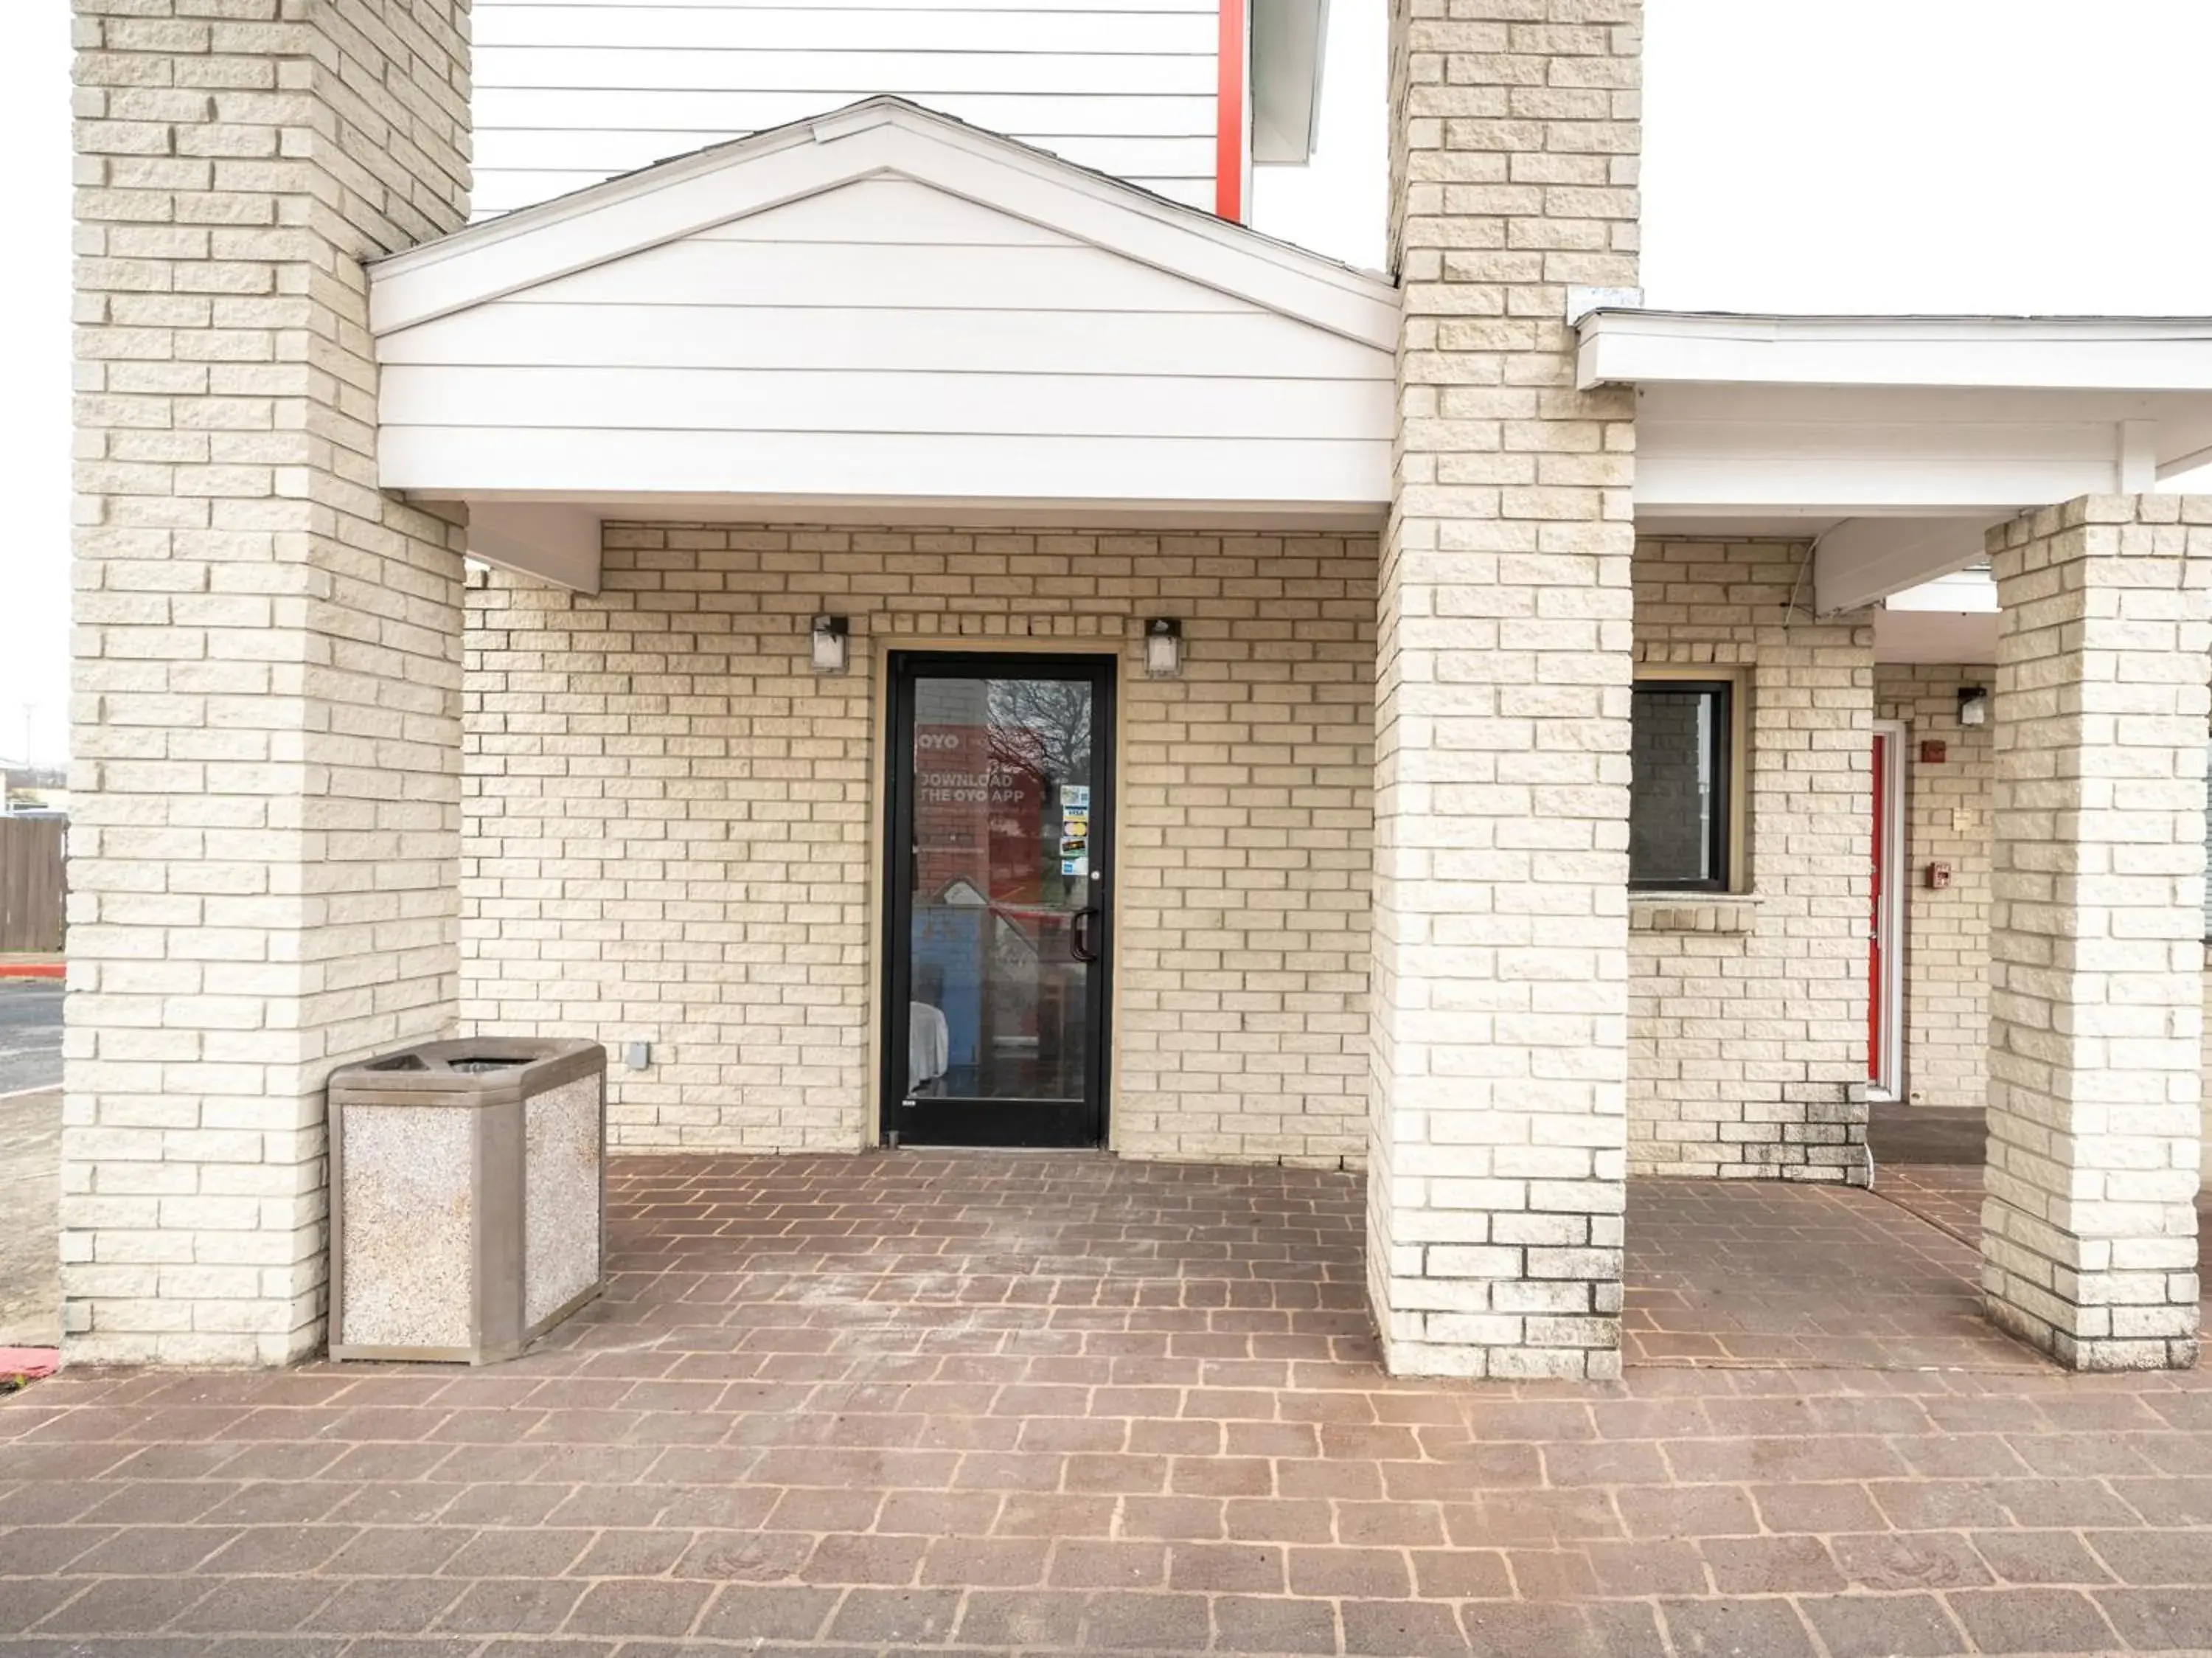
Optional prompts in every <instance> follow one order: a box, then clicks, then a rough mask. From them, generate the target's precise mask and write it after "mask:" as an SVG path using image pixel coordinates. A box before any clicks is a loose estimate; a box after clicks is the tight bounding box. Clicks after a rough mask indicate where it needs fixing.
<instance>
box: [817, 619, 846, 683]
mask: <svg viewBox="0 0 2212 1658" xmlns="http://www.w3.org/2000/svg"><path fill="white" fill-rule="evenodd" d="M852 631H853V630H852V624H851V623H849V622H848V621H847V620H846V619H845V618H843V617H842V616H817V617H816V618H815V619H814V630H813V633H812V636H811V637H812V640H813V656H814V671H815V672H816V673H817V674H842V673H843V672H844V671H845V667H846V665H847V663H848V661H850V660H851V657H852V651H851V649H850V648H849V644H850V637H851V634H852Z"/></svg>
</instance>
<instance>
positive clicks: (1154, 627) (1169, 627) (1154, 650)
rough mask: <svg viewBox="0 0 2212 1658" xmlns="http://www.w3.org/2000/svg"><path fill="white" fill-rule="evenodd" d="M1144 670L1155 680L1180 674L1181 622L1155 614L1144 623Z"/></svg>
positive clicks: (1175, 676)
mask: <svg viewBox="0 0 2212 1658" xmlns="http://www.w3.org/2000/svg"><path fill="white" fill-rule="evenodd" d="M1145 672H1146V674H1147V675H1149V676H1150V677H1151V678H1152V679H1155V680H1174V679H1180V678H1181V677H1182V623H1181V622H1178V621H1176V619H1174V618H1172V617H1169V616H1155V617H1153V618H1152V620H1150V621H1149V622H1146V624H1145Z"/></svg>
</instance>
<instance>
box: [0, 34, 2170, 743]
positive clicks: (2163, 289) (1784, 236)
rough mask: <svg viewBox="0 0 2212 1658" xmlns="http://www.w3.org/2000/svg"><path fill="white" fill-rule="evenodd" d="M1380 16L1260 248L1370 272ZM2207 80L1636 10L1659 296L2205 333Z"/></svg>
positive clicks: (59, 238) (40, 473)
mask: <svg viewBox="0 0 2212 1658" xmlns="http://www.w3.org/2000/svg"><path fill="white" fill-rule="evenodd" d="M794 3H804V0H794ZM1385 9H1386V8H1385V6H1384V4H1383V0H1334V4H1333V5H1332V6H1331V7H1330V18H1331V22H1330V39H1329V46H1328V54H1329V55H1328V66H1327V70H1326V72H1325V77H1324V90H1323V108H1322V126H1321V133H1320V140H1319V150H1318V153H1317V154H1316V157H1315V160H1314V163H1313V166H1312V167H1311V168H1309V169H1292V168H1263V169H1261V172H1260V175H1259V177H1258V178H1257V180H1255V186H1254V191H1253V198H1254V216H1255V222H1257V223H1258V224H1259V226H1260V228H1261V229H1265V230H1267V231H1268V232H1269V233H1270V234H1272V235H1279V236H1283V237H1285V238H1287V239H1288V240H1291V241H1299V242H1303V243H1304V244H1306V245H1307V246H1310V247H1315V248H1316V249H1318V250H1320V251H1322V252H1324V253H1331V254H1334V256H1336V257H1338V258H1340V259H1346V260H1348V261H1350V262H1352V263H1353V264H1357V265H1368V266H1370V267H1371V266H1379V265H1380V264H1381V263H1382V259H1383V212H1384V192H1385V186H1386V183H1387V180H1386V162H1385V155H1384V136H1383V135H1384V111H1383V97H1384V92H1385V88H1386V85H1387V81H1388V75H1387V69H1386V52H1385V44H1384V38H1383V37H1384V28H1383V16H1384V12H1385ZM9 10H10V12H11V15H10V17H9V37H10V40H9V44H10V45H11V46H12V47H13V48H14V52H15V62H16V63H17V64H18V66H19V70H23V69H25V68H26V67H27V66H34V65H40V64H44V65H49V66H51V67H50V68H49V69H48V70H46V72H43V73H30V72H19V73H18V74H17V75H16V76H14V77H13V80H12V84H11V88H10V96H9V98H8V99H7V100H6V101H4V102H0V153H4V154H6V155H8V157H9V168H8V169H7V170H6V173H5V174H4V176H0V210H4V213H5V219H4V222H5V223H6V224H7V225H8V227H9V244H10V250H9V251H10V253H12V254H13V256H14V257H13V258H12V259H11V260H10V261H9V266H8V275H7V277H6V281H5V287H4V290H0V292H4V295H5V309H4V314H0V329H4V341H5V347H6V359H5V360H6V362H7V364H8V373H7V375H5V376H4V378H0V489H4V490H5V491H6V498H7V499H8V501H9V503H10V508H11V510H10V513H9V528H10V536H9V541H8V542H7V544H6V546H7V551H6V553H5V556H4V560H0V570H4V573H5V576H6V582H5V588H4V594H0V596H3V597H4V604H0V756H7V757H9V758H14V757H15V755H16V754H17V753H19V752H20V750H21V747H22V745H23V704H26V703H33V704H36V709H35V714H34V719H35V727H34V730H33V747H34V750H35V753H36V757H37V758H38V759H41V760H48V759H58V758H59V756H60V755H61V753H62V752H63V746H64V731H63V721H64V710H65V700H64V699H65V696H66V684H67V680H66V674H67V659H68V649H69V647H68V637H67V627H68V520H69V508H68V499H67V491H66V484H65V478H66V471H67V466H68V451H69V442H68V424H69V412H68V402H67V399H68V385H69V361H68V351H69V344H68V329H67V323H66V319H67V317H68V314H69V277H68V245H69V223H68V219H69V192H68V178H69V139H68V98H69V88H68V84H67V77H66V75H65V73H64V67H63V66H64V64H65V63H66V61H67V58H68V51H69V46H68V40H69V8H68V7H67V6H65V5H64V4H63V3H61V0H35V3H27V0H17V3H16V4H15V5H13V6H11V7H10V8H9ZM2208 66H2212V0H2097V3H2093V4H2092V3H2088V0H1796V3H1782V0H1647V21H1646V39H1645V56H1644V81H1645V85H1646V88H1647V92H1646V96H1645V104H1644V114H1645V130H1644V297H1645V301H1646V302H1647V303H1649V304H1651V305H1655V306H1664V307H1668V308H1679V309H1686V310H1773V311H1850V312H1893V311H1923V312H1925V311H1950V312H1959V311H1964V312H1977V313H1982V312H1988V313H2000V314H2007V313H2043V314H2051V313H2076V314H2080V313H2118V314H2189V315H2204V314H2212V210H2208V208H2207V205H2206V203H2207V177H2208V168H2207V160H2208V155H2207V151H2208V148H2212V136H2208V134H2212V122H2208V120H2207V118H2206V111H2207V108H2208V102H2207V92H2206V74H2207V70H2208ZM2201 476H2203V475H2202V474H2200V477H2201ZM2208 486H2212V485H2208V484H2204V483H2200V484H2198V485H2197V487H2200V488H2203V487H2208Z"/></svg>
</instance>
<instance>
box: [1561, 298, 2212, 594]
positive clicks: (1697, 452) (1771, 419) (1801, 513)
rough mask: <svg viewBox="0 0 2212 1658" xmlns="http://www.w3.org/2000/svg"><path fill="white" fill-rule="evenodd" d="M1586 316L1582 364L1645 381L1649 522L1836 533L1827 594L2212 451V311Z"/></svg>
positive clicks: (1642, 512)
mask: <svg viewBox="0 0 2212 1658" xmlns="http://www.w3.org/2000/svg"><path fill="white" fill-rule="evenodd" d="M1579 329H1580V335H1581V345H1580V351H1579V355H1578V357H1577V378H1578V380H1579V382H1580V383H1581V384H1582V385H1583V386H1585V387H1589V386H1595V385H1601V384H1632V385H1634V386H1636V387H1638V389H1639V393H1640V397H1639V401H1638V412H1637V476H1636V513H1637V521H1638V524H1639V526H1642V527H1645V528H1647V529H1649V530H1652V531H1657V532H1661V533H1670V532H1671V533H1692V532H1690V531H1688V530H1686V529H1685V528H1684V527H1686V526H1692V525H1694V526H1698V527H1699V531H1698V532H1697V533H1711V531H1710V529H1708V528H1706V527H1709V526H1712V525H1716V524H1717V525H1722V526H1725V525H1727V524H1729V522H1731V521H1746V522H1758V523H1759V524H1761V525H1762V526H1764V527H1765V532H1766V533H1776V532H1777V531H1778V530H1782V531H1783V533H1801V534H1803V535H1805V536H1807V537H1808V538H1811V537H1815V536H1817V537H1818V538H1819V539H1820V552H1819V554H1818V557H1817V558H1816V560H1815V564H1814V598H1815V603H1816V606H1817V607H1818V608H1819V609H1820V611H1821V612H1822V613H1834V612H1837V611H1843V610H1853V609H1857V608H1859V607H1863V606H1865V605H1869V604H1874V603H1877V602H1879V601H1880V600H1883V599H1885V598H1887V596H1889V595H1890V594H1896V593H1899V592H1902V591H1904V590H1905V589H1906V588H1911V587H1914V586H1916V585H1917V584H1918V583H1920V582H1925V581H1928V580H1929V579H1930V578H1932V577H1936V576H1942V575H1945V574H1948V572H1950V571H1953V570H1960V569H1962V568H1964V567H1965V566H1966V565H1967V564H1971V563H1972V562H1974V561H1975V560H1976V559H1978V558H1979V557H1980V556H1981V553H1982V548H1983V532H1984V529H1985V528H1987V527H1989V526H1990V525H1991V524H1994V523H1999V522H2002V521H2004V520H2005V519H2008V518H2010V517H2012V516H2013V515H2015V514H2017V513H2019V512H2021V511H2023V510H2026V509H2030V508H2033V507H2038V506H2043V505H2046V504H2048V503H2051V502H2055V501H2063V500H2068V499H2070V498H2071V497H2075V496H2078V495H2091V494H2105V493H2138V492H2142V491H2149V490H2154V489H2155V488H2157V487H2158V485H2159V483H2160V480H2161V479H2166V478H2171V477H2174V476H2176V475H2178V474H2179V473H2180V472H2186V471H2188V470H2190V469H2191V468H2192V467H2194V466H2198V465H2201V464H2203V462H2204V461H2205V460H2207V459H2208V458H2212V320H2208V319H2201V318H2022V317H2008V318H1989V317H1783V316H1731V315H1717V314H1685V313H1680V312H1663V311H1644V310H1628V309H1601V310H1598V311H1594V312H1592V313H1590V314H1589V315H1588V316H1586V317H1584V318H1583V320H1582V321H1581V323H1580V325H1579ZM1739 533H1741V532H1739Z"/></svg>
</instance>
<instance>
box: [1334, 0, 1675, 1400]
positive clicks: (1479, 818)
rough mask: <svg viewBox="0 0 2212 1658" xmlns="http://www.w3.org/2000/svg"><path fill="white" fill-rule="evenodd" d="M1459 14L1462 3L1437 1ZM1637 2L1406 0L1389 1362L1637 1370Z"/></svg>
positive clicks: (1393, 706) (1385, 1126)
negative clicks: (1611, 346)
mask: <svg viewBox="0 0 2212 1658" xmlns="http://www.w3.org/2000/svg"><path fill="white" fill-rule="evenodd" d="M1447 11H1449V16H1447V15H1446V14H1447ZM1639 24H1640V7H1639V5H1638V3H1637V0H1451V3H1450V4H1449V7H1448V6H1447V5H1446V3H1445V0H1396V3H1395V8H1394V10H1393V14H1392V78H1393V86H1392V93H1391V100H1390V107H1391V121H1392V125H1391V166H1392V182H1393V190H1392V198H1393V211H1392V234H1393V241H1394V245H1395V253H1396V255H1397V259H1398V264H1399V270H1400V274H1401V279H1402V283H1403V291H1404V302H1403V304H1404V320H1403V325H1402V329H1401V335H1400V342H1399V350H1398V388H1399V393H1398V394H1399V419H1398V434H1397V438H1398V441H1397V446H1396V452H1395V477H1394V480H1393V482H1394V490H1393V493H1394V497H1395V498H1394V501H1393V509H1392V512H1391V516H1390V523H1389V531H1388V533H1387V539H1386V540H1385V543H1384V546H1383V570H1382V579H1381V595H1380V622H1379V636H1380V637H1379V653H1378V654H1379V662H1378V668H1377V684H1376V806H1375V819H1376V824H1375V829H1376V887H1375V902H1376V912H1375V984H1374V1015H1373V1033H1374V1066H1375V1077H1374V1087H1375V1098H1374V1107H1373V1118H1372V1123H1371V1128H1372V1149H1371V1153H1370V1172H1369V1177H1368V1209H1369V1229H1368V1235H1369V1243H1368V1282H1369V1288H1370V1295H1371V1296H1372V1298H1373V1301H1374V1307H1375V1314H1376V1320H1377V1322H1378V1324H1379V1326H1381V1330H1382V1335H1383V1350H1384V1353H1385V1356H1386V1358H1387V1360H1388V1362H1389V1366H1390V1368H1392V1369H1393V1370H1394V1371H1396V1372H1399V1373H1401V1374H1403V1373H1426V1374H1446V1375H1493V1376H1526V1375H1564V1376H1577V1377H1581V1376H1589V1377H1605V1376H1611V1375H1617V1374H1618V1372H1619V1368H1620V1258H1621V1257H1620V1252H1621V1214H1622V1209H1623V1206H1624V1195H1625V1189H1624V1183H1623V1176H1624V1172H1625V1165H1626V1151H1625V1146H1626V1115H1625V1112H1626V1090H1627V1024H1628V1006H1627V1003H1628V931H1627V905H1626V886H1627V876H1628V854H1627V847H1628V833H1627V819H1628V716H1629V684H1630V678H1631V665H1630V651H1631V646H1632V637H1631V636H1632V598H1631V588H1630V564H1631V558H1632V552H1633V545H1634V532H1633V527H1632V514H1631V506H1630V499H1629V486H1630V483H1631V481H1632V479H1631V472H1632V450H1633V447H1634V424H1633V420H1634V399H1633V394H1632V393H1629V392H1626V391H1603V392H1598V393H1578V392H1577V391H1576V390H1575V389H1574V344H1575V335H1574V331H1573V329H1572V328H1571V326H1569V325H1568V323H1567V320H1566V289H1567V287H1568V286H1569V285H1570V284H1591V285H1600V286H1610V287H1628V286H1632V285H1633V284H1634V283H1635V281H1636V253H1635V247H1636V213H1637V196H1636V189H1635V182H1636V160H1637V146H1638V124H1637V97H1638V93H1637V84H1638V51H1639V43H1638V28H1639Z"/></svg>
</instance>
